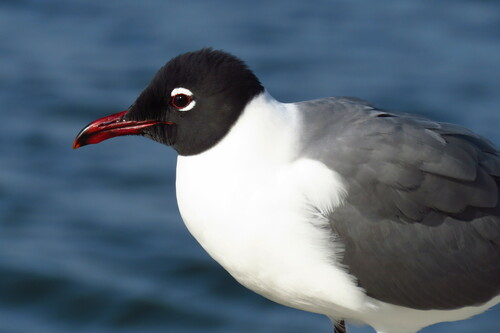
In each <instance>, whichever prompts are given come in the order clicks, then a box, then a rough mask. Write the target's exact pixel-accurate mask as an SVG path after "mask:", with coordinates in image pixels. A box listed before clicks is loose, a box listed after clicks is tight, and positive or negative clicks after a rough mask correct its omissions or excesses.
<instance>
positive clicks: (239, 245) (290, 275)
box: [177, 157, 364, 313]
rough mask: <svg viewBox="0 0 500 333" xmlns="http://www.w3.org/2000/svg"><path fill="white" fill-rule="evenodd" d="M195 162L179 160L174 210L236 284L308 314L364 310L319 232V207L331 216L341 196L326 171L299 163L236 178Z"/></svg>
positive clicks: (313, 164) (308, 162)
mask: <svg viewBox="0 0 500 333" xmlns="http://www.w3.org/2000/svg"><path fill="white" fill-rule="evenodd" d="M199 162H201V161H193V158H192V157H188V158H185V157H181V158H179V161H178V168H177V197H178V198H177V199H178V203H179V209H180V212H181V215H182V217H183V219H184V222H185V223H186V225H187V227H188V229H189V230H190V232H191V233H192V234H193V236H194V237H195V238H196V239H197V240H198V242H200V244H201V245H202V246H203V247H204V248H205V250H206V251H207V252H208V253H209V254H210V255H211V256H212V257H213V258H214V259H215V260H216V261H218V262H219V263H220V264H221V265H222V266H223V267H224V268H225V269H226V270H227V271H228V272H229V273H230V274H231V275H232V276H233V277H234V278H236V279H237V280H238V281H239V282H240V283H242V284H243V285H245V286H246V287H248V288H250V289H252V290H253V291H255V292H257V293H259V294H261V295H263V296H265V297H268V298H270V299H272V300H274V301H277V302H279V303H282V304H285V305H288V306H292V307H296V308H300V309H304V310H308V311H313V312H320V313H325V311H329V313H333V312H340V313H343V312H344V311H343V309H344V308H346V309H356V308H358V307H359V306H360V304H362V299H364V294H363V292H362V291H360V290H359V289H358V288H357V287H356V286H355V283H354V281H353V280H352V279H351V278H350V277H349V276H348V275H347V274H346V273H345V272H344V271H343V270H342V269H340V268H339V267H338V266H337V265H335V260H336V257H337V255H338V252H339V251H341V248H340V247H339V248H336V246H337V245H336V243H335V242H333V241H332V239H331V237H332V235H331V234H330V233H329V232H327V231H325V229H321V224H323V223H327V222H326V221H325V220H324V219H323V218H322V212H321V211H319V210H318V207H319V209H324V210H325V211H326V210H329V209H334V207H335V206H336V205H338V204H339V203H340V200H341V199H342V195H343V193H344V192H343V188H342V187H341V184H340V183H339V182H338V178H336V177H335V175H334V174H333V173H332V172H331V171H330V170H328V169H327V168H326V167H324V166H323V165H322V164H321V163H319V162H315V161H311V160H301V161H297V162H294V163H292V164H286V165H281V166H276V167H275V168H272V169H271V170H270V171H271V172H267V173H265V174H264V172H262V173H254V174H249V173H247V174H242V175H236V174H235V172H234V170H233V172H231V170H228V169H226V168H224V166H219V167H216V168H215V169H216V170H214V169H213V168H210V167H208V168H207V166H208V164H207V161H204V163H199ZM201 169H203V170H201ZM311 175H314V176H311ZM306 176H307V177H306ZM313 188H314V189H315V190H314V191H309V189H313ZM323 197H324V198H328V199H327V200H322V199H321V198H323ZM338 246H340V244H338Z"/></svg>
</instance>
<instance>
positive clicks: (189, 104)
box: [170, 87, 196, 111]
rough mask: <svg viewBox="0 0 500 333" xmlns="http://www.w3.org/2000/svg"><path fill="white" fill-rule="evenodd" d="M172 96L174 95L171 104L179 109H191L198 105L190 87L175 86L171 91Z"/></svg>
mask: <svg viewBox="0 0 500 333" xmlns="http://www.w3.org/2000/svg"><path fill="white" fill-rule="evenodd" d="M170 96H171V97H172V99H171V100H170V104H172V106H173V107H174V108H176V109H177V110H179V111H189V110H191V109H192V108H194V106H195V105H196V101H195V100H194V99H193V93H192V92H191V90H189V89H186V88H182V87H178V88H175V89H174V90H172V92H171V93H170Z"/></svg>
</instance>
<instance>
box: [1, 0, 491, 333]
mask: <svg viewBox="0 0 500 333" xmlns="http://www.w3.org/2000/svg"><path fill="white" fill-rule="evenodd" d="M204 46H213V47H215V48H222V49H225V50H227V51H230V52H232V53H235V54H236V55H238V56H240V57H242V58H243V59H245V60H246V61H247V62H248V64H249V65H250V66H251V67H252V68H253V69H254V70H255V72H256V73H257V74H258V76H259V77H260V78H261V80H262V82H263V83H264V84H265V86H266V87H267V89H268V90H269V91H270V92H271V94H272V95H274V96H275V97H276V98H278V99H279V100H281V101H297V100H303V99H312V98H317V97H324V96H331V95H351V96H358V97H362V98H365V99H368V100H370V101H372V102H373V103H375V104H376V105H379V106H381V107H383V108H386V109H395V110H402V111H407V112H415V113H421V114H425V115H427V116H430V117H433V118H435V119H439V120H446V121H450V122H455V123H459V124H462V125H465V126H467V127H469V128H471V129H473V130H474V131H476V132H478V133H480V134H482V135H484V136H486V137H489V138H490V139H491V140H492V141H493V142H495V143H496V144H497V146H498V145H500V131H499V130H498V129H499V125H500V124H499V122H500V82H499V77H500V58H499V54H500V3H499V2H498V1H465V0H456V1H451V0H449V1H440V2H430V1H425V2H424V1H395V0H393V1H390V0H384V1H377V2H375V1H368V0H362V1H356V2H354V1H326V0H324V1H316V2H314V5H313V4H312V2H306V1H284V0H280V1H272V2H263V1H262V2H260V1H239V2H236V1H234V2H229V1H227V2H226V1H210V2H209V1H201V0H199V1H182V2H181V1H178V2H171V1H160V0H156V1H153V0H151V1H144V2H138V1H130V0H129V1H108V2H105V1H97V0H87V1H83V0H82V1H63V0H45V1H41V0H40V1H36V0H24V1H14V0H11V1H6V0H3V1H0V105H1V118H2V119H1V122H0V152H1V154H0V165H1V169H0V331H1V332H37V333H39V332H42V333H43V332H50V333H56V332H329V330H330V324H329V321H328V320H327V319H326V318H324V317H322V316H319V315H315V314H308V313H305V312H301V311H296V310H293V309H289V308H285V307H282V306H279V305H276V304H274V303H272V302H270V301H267V300H265V299H263V298H261V297H259V296H257V295H255V294H253V293H251V292H249V291H247V290H246V289H244V288H243V287H241V286H239V285H238V284H237V283H235V282H234V281H233V280H232V279H231V278H230V277H229V276H228V274H226V273H225V272H224V271H223V270H222V269H221V268H220V267H219V266H218V265H217V264H216V263H215V262H214V261H212V260H211V259H210V258H209V257H208V256H207V255H206V254H205V253H204V252H203V250H202V249H201V248H200V246H199V245H198V244H197V243H196V242H195V241H194V239H193V238H192V237H191V236H190V235H189V234H188V232H187V231H186V229H185V227H184V226H183V224H182V221H181V219H180V217H179V214H178V210H177V206H176V201H175V196H174V167H175V154H174V153H173V152H172V151H171V150H169V149H168V148H166V147H164V146H161V145H159V144H156V143H153V142H150V141H148V140H146V139H142V138H120V139H116V140H110V141H107V142H104V143H102V144H100V145H97V146H92V147H86V148H84V149H80V150H78V151H73V150H71V143H72V140H73V138H74V136H75V135H76V133H77V132H78V131H79V130H80V129H81V128H82V127H83V125H85V124H86V123H88V122H89V121H91V120H93V119H95V118H97V117H100V116H103V115H106V114H109V113H113V112H117V111H120V110H123V109H125V108H127V106H128V105H130V104H131V103H132V102H133V100H134V99H135V97H136V95H137V94H138V93H139V91H140V90H141V89H142V88H143V87H144V86H145V85H146V84H147V82H148V81H149V78H150V77H151V76H152V75H153V74H154V73H155V71H156V70H157V69H158V68H159V67H160V66H161V65H163V63H164V62H165V61H167V60H168V59H169V58H171V57H172V56H174V55H177V54H178V53H181V52H184V51H189V50H194V49H197V48H200V47H204ZM499 318H500V309H499V308H498V307H497V308H496V309H493V310H491V311H489V312H488V313H486V314H484V315H481V316H478V317H477V318H475V319H473V320H470V321H466V322H460V323H452V324H442V325H437V326H435V327H431V328H428V329H427V330H424V332H429V333H431V332H435V333H437V332H450V331H453V332H479V331H480V332H498V331H500V328H499V327H500V319H499ZM352 332H371V330H369V329H368V328H363V327H353V329H352Z"/></svg>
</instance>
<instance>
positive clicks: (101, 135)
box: [73, 111, 173, 149]
mask: <svg viewBox="0 0 500 333" xmlns="http://www.w3.org/2000/svg"><path fill="white" fill-rule="evenodd" d="M127 112H128V111H122V112H118V113H115V114H112V115H110V116H106V117H103V118H100V119H97V120H95V121H93V122H91V123H90V124H88V125H87V126H86V127H85V128H84V129H82V130H81V131H80V133H78V135H77V136H76V139H75V142H73V149H76V148H80V147H82V146H86V145H90V144H95V143H99V142H101V141H104V140H107V139H110V138H113V137H115V136H122V135H141V134H143V130H144V129H145V128H147V127H151V126H154V125H158V124H167V125H173V123H172V122H170V121H158V120H141V121H137V120H124V119H123V116H125V114H126V113H127Z"/></svg>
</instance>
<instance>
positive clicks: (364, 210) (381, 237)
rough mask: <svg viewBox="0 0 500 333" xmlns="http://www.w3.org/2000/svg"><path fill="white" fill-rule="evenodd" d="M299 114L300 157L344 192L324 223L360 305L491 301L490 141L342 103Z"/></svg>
mask: <svg viewBox="0 0 500 333" xmlns="http://www.w3.org/2000/svg"><path fill="white" fill-rule="evenodd" d="M298 107H299V108H300V109H301V111H302V114H303V117H304V119H303V124H304V125H303V126H304V128H303V131H302V133H303V134H302V138H301V141H302V142H303V146H302V149H303V150H302V153H301V155H305V156H307V157H309V158H313V159H316V160H319V161H321V162H323V163H324V164H326V165H327V166H328V167H329V168H331V169H332V170H334V171H336V172H337V173H339V174H340V175H341V176H342V177H343V179H344V180H345V182H346V183H347V185H348V196H347V198H346V200H345V203H344V204H343V205H342V206H341V207H339V208H337V209H336V211H335V212H333V213H332V214H331V215H330V216H328V218H329V221H330V228H331V231H332V232H334V233H336V234H337V235H338V236H340V239H341V240H342V241H343V242H344V245H345V252H344V254H343V259H342V260H343V264H345V265H346V267H348V271H349V272H350V273H351V274H352V275H353V276H354V277H356V279H357V281H358V284H359V285H360V286H361V287H363V288H364V289H365V290H366V292H367V294H368V295H369V296H371V297H374V298H376V299H379V300H382V301H385V302H389V303H393V304H397V305H401V306H407V307H411V308H417V309H452V308H458V307H463V306H469V305H478V304H481V303H484V302H486V301H488V300H490V299H491V298H493V297H494V296H496V295H498V294H499V293H500V205H499V197H500V189H499V188H500V155H499V153H498V151H497V150H496V149H495V147H494V146H493V144H492V143H491V142H489V141H487V140H486V139H483V138H482V137H480V136H479V135H477V134H475V133H473V132H471V131H469V130H467V129H465V128H462V127H460V126H456V125H451V124H443V123H437V122H433V121H430V120H427V119H424V118H422V117H418V116H412V115H406V114H402V115H397V114H394V113H388V112H384V111H382V110H377V109H375V108H374V107H372V106H370V104H369V103H367V102H359V101H358V100H355V99H350V98H330V99H323V100H316V101H310V102H303V103H298ZM331 119H334V121H333V122H332V121H331Z"/></svg>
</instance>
